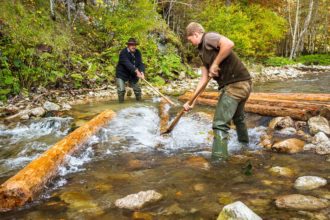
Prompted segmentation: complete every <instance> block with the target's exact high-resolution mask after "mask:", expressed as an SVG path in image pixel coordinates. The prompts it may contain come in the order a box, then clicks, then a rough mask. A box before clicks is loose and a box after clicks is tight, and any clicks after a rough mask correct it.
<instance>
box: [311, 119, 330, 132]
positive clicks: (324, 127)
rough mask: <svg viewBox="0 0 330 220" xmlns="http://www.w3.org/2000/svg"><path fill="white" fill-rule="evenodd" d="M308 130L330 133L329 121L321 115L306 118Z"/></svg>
mask: <svg viewBox="0 0 330 220" xmlns="http://www.w3.org/2000/svg"><path fill="white" fill-rule="evenodd" d="M308 127H309V131H310V133H312V134H317V133H318V132H320V131H322V132H324V133H325V134H327V135H330V127H329V122H328V120H327V119H326V118H324V117H322V116H315V117H312V118H310V119H309V120H308Z"/></svg>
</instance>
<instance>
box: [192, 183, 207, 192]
mask: <svg viewBox="0 0 330 220" xmlns="http://www.w3.org/2000/svg"><path fill="white" fill-rule="evenodd" d="M193 188H194V191H196V192H203V191H204V190H205V184H203V183H197V184H195V185H194V186H193Z"/></svg>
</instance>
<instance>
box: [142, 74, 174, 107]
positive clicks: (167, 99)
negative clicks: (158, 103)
mask: <svg viewBox="0 0 330 220" xmlns="http://www.w3.org/2000/svg"><path fill="white" fill-rule="evenodd" d="M141 79H142V80H143V81H144V82H145V83H146V84H147V85H148V86H149V87H150V88H151V89H152V90H153V91H155V92H156V93H157V94H158V95H160V96H161V97H163V98H164V99H165V100H166V101H167V102H168V103H170V104H171V105H173V106H175V103H174V102H172V101H171V100H170V99H169V98H167V97H166V96H165V95H163V94H162V93H161V92H159V91H158V89H156V88H155V87H153V86H152V85H151V84H150V83H149V82H148V81H147V80H145V79H143V78H141Z"/></svg>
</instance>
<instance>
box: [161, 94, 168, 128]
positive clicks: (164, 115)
mask: <svg viewBox="0 0 330 220" xmlns="http://www.w3.org/2000/svg"><path fill="white" fill-rule="evenodd" d="M169 109H170V105H169V104H168V102H167V101H166V100H165V99H164V98H162V99H161V101H160V103H159V117H160V133H163V132H165V131H166V129H167V126H168V122H169V120H170V115H169V112H168V111H169Z"/></svg>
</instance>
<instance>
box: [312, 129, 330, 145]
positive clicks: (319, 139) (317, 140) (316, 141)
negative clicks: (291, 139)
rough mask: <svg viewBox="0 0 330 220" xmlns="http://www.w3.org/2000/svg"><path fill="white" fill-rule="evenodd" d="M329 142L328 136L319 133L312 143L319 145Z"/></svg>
mask: <svg viewBox="0 0 330 220" xmlns="http://www.w3.org/2000/svg"><path fill="white" fill-rule="evenodd" d="M327 141H329V138H328V137H327V135H326V134H324V133H323V132H321V131H320V132H318V133H317V134H316V135H315V136H314V137H313V139H312V143H313V144H319V143H322V142H327Z"/></svg>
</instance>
